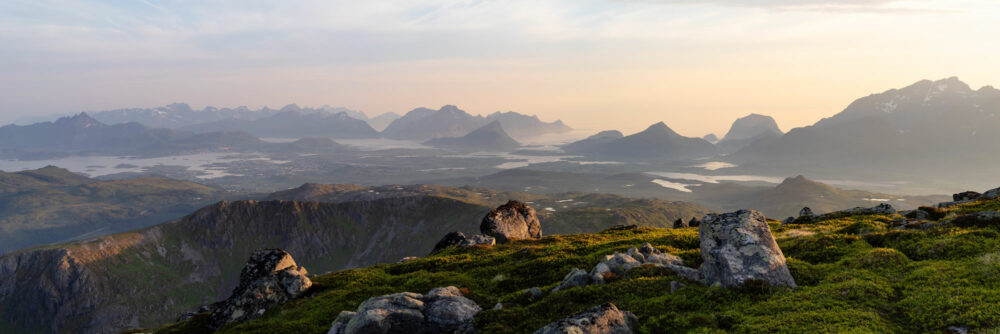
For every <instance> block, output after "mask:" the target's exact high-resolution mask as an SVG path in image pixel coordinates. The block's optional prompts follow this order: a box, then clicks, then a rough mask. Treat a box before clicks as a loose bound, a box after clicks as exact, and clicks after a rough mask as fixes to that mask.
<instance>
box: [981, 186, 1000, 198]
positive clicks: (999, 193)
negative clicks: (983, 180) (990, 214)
mask: <svg viewBox="0 0 1000 334" xmlns="http://www.w3.org/2000/svg"><path fill="white" fill-rule="evenodd" d="M998 197H1000V188H993V189H990V190H987V191H986V192H984V193H983V198H984V199H995V198H998Z"/></svg>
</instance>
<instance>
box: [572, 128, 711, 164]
mask: <svg viewBox="0 0 1000 334" xmlns="http://www.w3.org/2000/svg"><path fill="white" fill-rule="evenodd" d="M613 136H614V133H607V134H606V135H605V136H604V137H596V136H595V137H591V138H587V139H584V140H583V141H579V142H575V143H571V144H569V145H567V146H566V148H568V149H569V150H568V151H567V153H573V154H582V155H585V156H587V157H592V158H599V159H612V160H622V161H666V160H676V159H689V158H699V157H706V156H711V155H713V154H715V146H714V145H712V143H709V142H707V141H705V140H704V139H701V138H689V137H684V136H681V135H679V134H677V133H676V132H674V131H673V130H671V129H670V128H669V127H667V125H666V124H664V123H663V122H660V123H656V124H653V125H652V126H650V127H649V128H647V129H646V130H645V131H642V132H639V133H636V134H633V135H630V136H627V137H623V138H618V139H613V140H610V139H611V138H612V137H613ZM587 141H589V143H588V142H587Z"/></svg>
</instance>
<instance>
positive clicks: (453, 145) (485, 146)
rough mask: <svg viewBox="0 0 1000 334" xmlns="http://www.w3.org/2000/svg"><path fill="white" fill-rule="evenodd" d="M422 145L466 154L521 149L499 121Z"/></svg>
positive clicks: (519, 144)
mask: <svg viewBox="0 0 1000 334" xmlns="http://www.w3.org/2000/svg"><path fill="white" fill-rule="evenodd" d="M424 145H427V146H433V147H440V148H445V149H450V150H458V151H468V152H510V151H513V150H516V149H517V148H518V147H521V143H518V142H517V141H516V140H514V138H511V137H510V135H508V134H507V131H504V127H503V126H502V125H500V122H499V121H493V122H490V123H489V124H486V125H484V126H483V127H481V128H478V129H476V130H473V131H472V132H469V134H467V135H465V136H462V137H456V138H452V137H447V138H434V139H431V140H428V141H426V142H424Z"/></svg>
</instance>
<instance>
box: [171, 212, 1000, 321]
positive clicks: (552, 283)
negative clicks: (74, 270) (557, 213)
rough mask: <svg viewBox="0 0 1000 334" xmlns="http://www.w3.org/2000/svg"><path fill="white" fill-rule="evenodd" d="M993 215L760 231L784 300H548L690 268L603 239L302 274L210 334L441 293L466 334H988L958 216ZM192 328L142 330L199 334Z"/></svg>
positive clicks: (984, 239) (718, 294)
mask: <svg viewBox="0 0 1000 334" xmlns="http://www.w3.org/2000/svg"><path fill="white" fill-rule="evenodd" d="M998 208H1000V200H997V199H994V200H988V201H982V202H976V203H971V204H965V205H962V206H958V207H953V208H949V209H944V211H945V212H944V213H950V214H951V215H952V216H950V217H949V218H943V219H932V220H930V221H918V222H916V223H911V222H907V221H906V219H904V218H903V217H902V216H900V215H896V214H850V213H840V214H833V215H824V216H820V217H819V218H818V219H817V220H816V221H815V222H813V223H810V224H789V225H781V224H779V223H778V222H775V221H771V222H770V229H771V232H772V233H773V235H774V237H775V238H776V240H777V243H778V245H779V246H780V248H781V250H782V252H783V253H784V257H785V258H786V259H787V265H788V268H789V269H790V272H791V275H792V276H793V277H794V279H795V282H796V283H797V285H798V287H797V288H794V289H793V288H780V287H771V286H768V285H766V284H746V285H744V286H743V287H742V288H734V289H726V288H721V287H713V286H705V285H702V284H701V283H699V282H696V281H691V280H689V279H686V278H683V277H681V276H680V275H678V274H677V273H675V272H674V271H672V270H670V269H665V268H657V267H651V266H639V267H635V268H633V269H631V270H629V271H628V272H627V273H626V274H625V275H624V276H614V277H613V279H612V280H611V281H610V282H609V283H607V284H602V285H587V286H585V287H576V288H570V289H563V290H560V291H558V292H551V291H550V290H551V289H552V288H554V287H556V286H557V285H558V284H559V282H560V281H562V280H563V278H564V275H565V274H566V273H567V272H569V271H570V270H571V269H573V268H590V267H592V266H594V265H595V264H596V263H598V262H599V261H601V259H603V258H604V256H605V255H607V254H613V253H615V252H625V251H626V250H627V249H629V248H631V247H638V246H639V245H642V244H643V243H644V242H649V243H651V244H652V245H653V246H654V247H656V248H658V249H662V250H663V251H665V252H668V253H671V254H675V255H677V256H679V257H680V258H681V259H682V260H683V261H684V263H685V264H686V265H688V266H692V267H698V266H699V265H701V264H702V254H701V252H700V250H699V236H698V233H699V232H698V230H697V229H696V228H682V229H652V228H640V229H634V230H611V231H605V232H601V233H596V234H577V235H563V236H549V237H543V238H542V239H540V240H524V241H517V242H513V243H510V244H503V245H497V246H494V247H492V248H486V247H473V248H467V249H462V248H452V249H449V250H446V251H444V252H441V253H438V254H435V255H432V256H427V257H424V258H421V259H417V260H411V261H407V262H403V263H398V264H380V265H375V266H370V267H365V268H359V269H351V270H344V271H339V272H334V273H328V274H323V275H317V276H313V277H312V282H313V286H312V288H311V289H310V290H309V291H308V292H307V295H306V297H304V298H300V299H295V300H292V301H290V302H288V303H286V304H284V305H280V306H277V307H274V308H272V309H269V310H267V312H266V313H264V314H263V317H262V318H260V319H256V320H251V321H248V322H245V323H241V324H234V325H229V326H227V327H223V328H222V329H221V331H220V332H221V333H326V332H327V331H328V330H329V329H330V327H331V323H332V322H333V321H334V319H335V318H337V317H338V314H339V313H340V312H341V311H343V310H354V309H356V308H357V306H358V305H359V304H360V303H361V302H362V301H364V300H366V299H367V298H369V297H373V296H379V295H384V294H389V293H398V292H404V291H420V292H423V291H427V290H429V289H432V288H436V287H441V286H449V285H453V286H456V287H459V288H460V289H462V291H463V292H464V295H465V296H466V297H468V298H471V299H472V300H473V301H474V302H475V303H476V304H478V306H479V307H481V308H482V309H483V311H481V312H479V313H478V314H476V315H475V327H476V329H477V333H530V332H532V331H534V330H536V329H538V328H541V327H542V326H544V325H545V324H547V323H550V322H552V321H556V320H558V319H561V318H563V317H567V316H569V315H571V314H574V313H576V312H579V311H582V310H585V309H587V308H590V307H592V306H594V305H601V304H602V303H607V302H611V303H614V304H615V305H617V306H618V307H619V308H621V309H623V310H628V311H631V312H633V313H635V315H636V316H637V320H638V324H637V325H638V328H637V331H638V332H640V333H685V332H688V333H729V332H734V333H774V332H782V333H825V332H856V333H871V332H877V333H948V332H966V331H968V332H970V333H973V332H975V333H979V332H982V333H988V332H992V331H996V330H997V329H998V328H1000V281H998V280H996V277H997V275H1000V222H998V220H996V219H993V220H977V219H976V218H971V219H970V217H975V216H976V215H974V214H972V213H974V212H980V211H984V210H991V211H993V212H992V213H993V214H994V216H993V217H996V216H995V214H996V212H995V210H997V209H998ZM956 215H958V216H959V217H960V218H959V219H955V218H953V217H955V216H956ZM962 215H966V216H964V217H963V216H962ZM921 224H923V225H921ZM916 226H921V228H916ZM543 228H544V227H543ZM532 287H540V288H541V289H540V290H541V291H540V294H539V295H538V296H535V297H533V296H532V295H531V294H529V293H527V292H525V291H526V290H527V289H529V288H532ZM497 304H501V305H502V306H501V307H494V305H497ZM204 317H205V315H204V314H202V315H198V316H195V317H194V318H192V319H191V320H188V321H186V322H181V323H177V324H173V325H170V326H166V327H161V328H159V329H157V330H156V332H158V333H199V332H204V327H202V326H203V325H202V324H203V321H204V320H203V319H204Z"/></svg>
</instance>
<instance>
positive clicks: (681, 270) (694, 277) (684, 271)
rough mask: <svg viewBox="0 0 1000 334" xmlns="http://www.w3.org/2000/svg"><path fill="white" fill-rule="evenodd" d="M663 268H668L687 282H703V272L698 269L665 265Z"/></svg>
mask: <svg viewBox="0 0 1000 334" xmlns="http://www.w3.org/2000/svg"><path fill="white" fill-rule="evenodd" d="M663 267H664V268H667V269H670V270H671V271H673V272H674V273H675V274H677V276H680V277H681V278H684V279H686V280H689V281H695V282H697V281H700V280H701V272H700V271H698V269H694V268H691V267H685V266H679V265H665V266H663Z"/></svg>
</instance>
